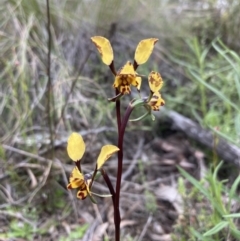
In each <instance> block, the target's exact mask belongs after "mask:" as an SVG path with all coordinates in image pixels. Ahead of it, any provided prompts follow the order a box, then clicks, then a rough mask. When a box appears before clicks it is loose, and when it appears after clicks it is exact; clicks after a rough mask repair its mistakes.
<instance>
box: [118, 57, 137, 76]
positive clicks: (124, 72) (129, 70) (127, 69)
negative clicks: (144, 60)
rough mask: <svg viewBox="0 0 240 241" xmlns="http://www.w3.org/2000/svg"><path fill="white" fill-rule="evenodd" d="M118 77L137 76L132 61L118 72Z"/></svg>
mask: <svg viewBox="0 0 240 241" xmlns="http://www.w3.org/2000/svg"><path fill="white" fill-rule="evenodd" d="M117 75H132V76H135V75H136V74H135V71H134V68H133V65H132V63H131V62H130V61H127V63H126V64H125V65H124V66H123V67H122V68H121V69H120V70H119V71H118V73H117Z"/></svg>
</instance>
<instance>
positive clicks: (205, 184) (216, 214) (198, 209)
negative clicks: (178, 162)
mask: <svg viewBox="0 0 240 241" xmlns="http://www.w3.org/2000/svg"><path fill="white" fill-rule="evenodd" d="M221 165H222V163H220V164H219V165H218V166H217V167H216V168H215V170H214V172H210V171H209V172H208V174H207V175H206V177H205V178H204V179H203V180H200V181H198V180H196V179H195V178H193V177H192V176H191V175H190V174H188V173H187V172H186V171H184V170H183V169H182V168H180V167H179V171H180V173H181V174H182V175H183V176H184V177H185V178H186V179H187V180H188V181H189V182H190V183H191V184H192V185H193V188H192V189H195V191H194V195H193V192H192V191H190V192H189V193H186V191H183V190H184V189H185V188H184V187H183V185H184V184H183V182H182V181H179V184H180V185H179V188H180V193H181V194H182V196H183V198H184V202H185V213H184V218H183V220H180V222H179V223H178V225H176V227H175V230H176V235H177V236H175V234H174V235H173V236H174V240H177V239H176V237H179V236H180V237H182V240H184V241H185V240H203V241H210V240H215V241H218V240H219V241H220V240H226V239H229V238H231V239H229V240H232V239H233V240H234V238H236V239H239V238H240V232H239V231H238V226H237V224H236V223H235V221H234V218H237V217H239V214H237V213H232V207H231V204H232V202H233V201H237V200H238V199H239V198H237V197H236V194H235V193H236V188H237V186H238V185H239V183H240V176H238V178H236V180H235V182H234V183H233V185H232V186H231V188H226V187H225V186H224V185H223V184H224V183H226V182H227V181H219V180H218V178H217V174H218V172H219V169H220V167H221ZM196 190H197V192H196ZM199 197H200V198H199ZM224 197H225V198H226V197H228V199H225V198H224ZM194 200H196V201H194ZM195 202H196V203H195ZM204 203H205V204H204ZM207 206H208V207H207ZM206 207H207V209H206ZM189 210H195V211H194V212H195V215H194V216H193V214H191V212H190V211H189ZM188 222H189V223H188Z"/></svg>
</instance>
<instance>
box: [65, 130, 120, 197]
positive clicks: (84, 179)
mask: <svg viewBox="0 0 240 241" xmlns="http://www.w3.org/2000/svg"><path fill="white" fill-rule="evenodd" d="M117 151H119V148H118V147H117V146H114V145H105V146H103V147H102V149H101V151H100V154H99V156H98V159H97V164H96V168H95V170H94V172H93V175H94V176H93V175H92V174H85V175H83V173H82V172H81V170H79V168H78V166H76V167H74V169H73V171H72V173H71V175H70V178H69V184H68V185H67V188H68V189H75V188H78V189H79V191H78V193H77V197H78V198H79V199H85V198H86V197H87V195H90V196H91V191H90V188H91V185H92V182H93V180H94V177H95V175H96V172H97V171H98V170H99V169H100V168H101V167H102V166H103V164H104V163H105V162H106V161H107V160H108V159H109V158H110V157H111V156H112V155H113V154H114V153H116V152H117ZM67 152H68V155H69V157H70V158H71V159H72V160H73V161H74V162H79V161H80V160H81V158H82V156H83V154H84V152H85V143H84V141H83V138H82V136H81V135H80V134H78V133H76V132H73V133H72V134H71V135H70V136H69V138H68V145H67Z"/></svg>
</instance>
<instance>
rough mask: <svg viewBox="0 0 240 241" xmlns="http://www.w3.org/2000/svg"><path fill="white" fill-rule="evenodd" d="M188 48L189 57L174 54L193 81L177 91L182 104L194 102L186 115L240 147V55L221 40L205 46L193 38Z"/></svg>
mask: <svg viewBox="0 0 240 241" xmlns="http://www.w3.org/2000/svg"><path fill="white" fill-rule="evenodd" d="M186 48H187V49H188V51H189V54H188V55H185V54H183V53H181V52H175V56H178V58H175V57H172V60H173V61H174V62H175V63H177V64H179V65H181V66H182V67H183V69H184V70H185V72H186V75H187V76H188V78H189V79H190V80H192V82H191V83H188V86H186V87H184V86H183V87H182V88H181V90H178V91H182V92H183V93H185V95H184V97H183V98H182V99H181V100H180V101H181V102H182V103H183V104H184V105H185V103H186V105H188V103H191V104H190V105H188V106H189V107H190V110H191V112H188V113H186V114H188V115H194V116H195V118H196V119H197V120H198V121H200V122H201V123H202V124H203V125H205V126H208V127H209V128H211V129H212V130H213V131H214V132H216V133H217V134H218V135H221V136H222V137H225V138H227V139H228V140H230V141H231V142H234V143H235V144H237V145H239V135H240V133H239V129H240V128H239V123H240V122H239V115H240V107H239V105H238V104H237V103H239V102H240V68H239V66H240V56H239V55H238V54H237V53H236V52H234V51H232V50H230V49H229V48H227V47H226V46H225V45H224V44H223V43H222V42H221V41H220V40H219V39H217V40H215V41H213V42H212V43H211V44H210V45H209V46H205V44H201V43H200V42H199V41H198V39H197V38H194V39H192V40H188V41H187V47H186ZM189 89H191V90H192V91H189ZM183 93H182V94H181V95H182V96H183Z"/></svg>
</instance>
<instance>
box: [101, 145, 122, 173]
mask: <svg viewBox="0 0 240 241" xmlns="http://www.w3.org/2000/svg"><path fill="white" fill-rule="evenodd" d="M117 151H119V148H118V147H116V146H114V145H106V146H103V147H102V149H101V152H100V154H99V156H98V159H97V169H100V168H101V167H102V165H103V164H104V163H105V162H106V161H107V159H108V158H109V157H111V156H112V155H113V154H114V153H115V152H117Z"/></svg>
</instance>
